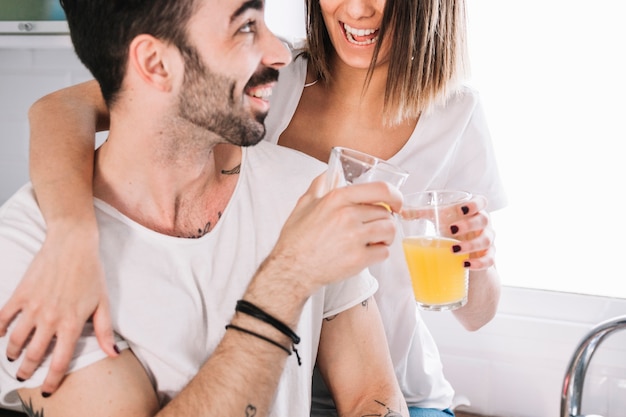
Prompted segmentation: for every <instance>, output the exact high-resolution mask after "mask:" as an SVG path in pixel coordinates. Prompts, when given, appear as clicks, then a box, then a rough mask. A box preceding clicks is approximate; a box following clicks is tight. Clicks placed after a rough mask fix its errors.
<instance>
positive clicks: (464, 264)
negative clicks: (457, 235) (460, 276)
mask: <svg viewBox="0 0 626 417" xmlns="http://www.w3.org/2000/svg"><path fill="white" fill-rule="evenodd" d="M463 266H464V267H465V268H469V267H470V266H472V264H471V263H470V261H465V262H463Z"/></svg>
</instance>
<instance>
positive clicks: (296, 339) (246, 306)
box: [235, 300, 300, 345]
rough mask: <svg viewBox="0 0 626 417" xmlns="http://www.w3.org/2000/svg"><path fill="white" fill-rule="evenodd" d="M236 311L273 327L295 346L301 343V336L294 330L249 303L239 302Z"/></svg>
mask: <svg viewBox="0 0 626 417" xmlns="http://www.w3.org/2000/svg"><path fill="white" fill-rule="evenodd" d="M235 311H238V312H240V313H243V314H247V315H249V316H252V317H254V318H256V319H259V320H261V321H262V322H265V323H267V324H269V325H271V326H273V327H274V328H275V329H276V330H278V331H279V332H281V333H282V334H284V335H285V336H287V337H288V338H290V339H291V341H292V342H293V344H294V345H297V344H298V343H300V336H298V335H297V334H296V333H295V332H294V331H293V330H291V329H290V328H289V326H287V325H286V324H285V323H283V322H282V321H280V320H278V319H277V318H275V317H273V316H271V315H269V314H268V313H266V312H265V311H263V310H261V309H260V308H259V307H257V306H255V305H254V304H252V303H251V302H249V301H246V300H239V301H237V307H235Z"/></svg>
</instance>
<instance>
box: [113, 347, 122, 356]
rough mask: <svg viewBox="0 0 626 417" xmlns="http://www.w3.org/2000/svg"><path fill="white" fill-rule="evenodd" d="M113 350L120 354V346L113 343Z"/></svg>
mask: <svg viewBox="0 0 626 417" xmlns="http://www.w3.org/2000/svg"><path fill="white" fill-rule="evenodd" d="M113 350H114V351H115V353H117V354H118V355H119V354H120V352H121V351H120V348H118V347H117V345H113Z"/></svg>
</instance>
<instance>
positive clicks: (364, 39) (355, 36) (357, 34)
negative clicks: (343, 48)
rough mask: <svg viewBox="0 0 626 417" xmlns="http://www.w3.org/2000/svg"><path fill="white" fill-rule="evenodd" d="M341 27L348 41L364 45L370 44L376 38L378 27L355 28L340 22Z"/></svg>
mask: <svg viewBox="0 0 626 417" xmlns="http://www.w3.org/2000/svg"><path fill="white" fill-rule="evenodd" d="M341 27H343V31H344V33H345V35H346V39H347V40H348V42H350V43H351V44H354V45H359V46H365V45H371V44H373V43H375V42H376V41H377V40H378V28H377V29H357V28H353V27H352V26H350V25H348V24H347V23H343V22H341Z"/></svg>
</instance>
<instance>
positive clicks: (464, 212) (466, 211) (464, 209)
mask: <svg viewBox="0 0 626 417" xmlns="http://www.w3.org/2000/svg"><path fill="white" fill-rule="evenodd" d="M461 211H462V212H463V214H467V213H469V207H467V206H463V207H461Z"/></svg>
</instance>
